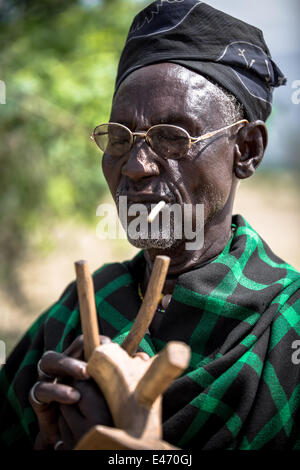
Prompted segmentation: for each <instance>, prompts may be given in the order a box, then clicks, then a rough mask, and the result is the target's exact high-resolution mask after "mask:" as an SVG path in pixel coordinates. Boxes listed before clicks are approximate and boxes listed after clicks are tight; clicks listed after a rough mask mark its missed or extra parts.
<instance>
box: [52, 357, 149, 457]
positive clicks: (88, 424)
mask: <svg viewBox="0 0 300 470" xmlns="http://www.w3.org/2000/svg"><path fill="white" fill-rule="evenodd" d="M136 356H139V357H140V358H141V359H143V360H144V361H147V360H149V359H150V357H149V356H148V354H146V353H144V352H140V353H137V354H136ZM73 386H74V388H76V390H78V391H79V392H80V394H81V398H80V400H79V401H78V402H77V403H76V405H73V406H68V405H60V410H61V416H60V417H59V430H60V436H61V437H60V439H61V441H62V443H63V444H62V445H61V447H60V449H63V450H71V449H74V447H75V446H76V444H77V443H78V441H79V440H80V439H81V438H82V437H83V436H84V434H86V433H87V432H88V431H89V430H90V429H91V428H92V427H94V426H96V425H97V424H102V425H104V426H110V427H114V423H113V419H112V416H111V413H110V410H109V408H108V405H107V403H106V400H105V398H104V396H103V394H102V392H101V390H100V389H99V387H98V385H97V384H96V383H95V382H94V381H93V380H87V381H74V383H73Z"/></svg>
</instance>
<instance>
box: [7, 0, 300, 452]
mask: <svg viewBox="0 0 300 470" xmlns="http://www.w3.org/2000/svg"><path fill="white" fill-rule="evenodd" d="M284 83H285V78H284V76H283V74H282V73H281V72H280V70H279V69H278V67H277V66H276V65H275V64H274V62H273V61H272V59H271V56H270V52H269V50H268V48H267V46H266V44H265V42H264V39H263V35H262V33H261V31H260V30H258V29H256V28H255V27H253V26H250V25H248V24H246V23H244V22H242V21H239V20H237V19H235V18H232V17H230V16H228V15H226V14H224V13H222V12H220V11H218V10H215V9H213V8H212V7H210V6H208V5H206V4H205V3H203V2H199V1H196V0H173V1H157V2H154V3H153V4H151V5H149V6H148V7H147V8H146V9H145V10H143V11H142V12H141V13H140V14H139V15H138V16H137V17H136V18H135V20H134V22H133V24H132V27H131V29H130V32H129V35H128V38H127V42H126V45H125V48H124V51H123V54H122V57H121V60H120V64H119V71H118V77H117V82H116V91H115V95H114V100H113V106H112V113H111V117H110V123H109V124H104V125H100V126H98V127H97V128H96V129H95V131H94V133H93V137H94V140H95V141H96V143H97V144H98V146H99V147H100V149H101V150H102V151H103V152H104V155H103V160H102V167H103V172H104V175H105V178H106V180H107V183H108V185H109V189H110V191H111V194H112V196H113V198H114V200H115V202H116V204H117V205H118V202H119V200H120V197H121V196H127V200H128V204H129V207H130V206H131V205H132V204H134V203H143V204H145V205H146V206H147V208H149V206H150V205H151V204H153V203H157V202H159V201H165V202H166V203H167V205H170V204H172V203H174V202H175V203H177V204H179V205H180V206H181V207H183V206H184V204H189V205H191V206H192V207H193V208H195V207H196V205H197V204H202V205H204V243H203V245H202V246H198V247H196V248H195V249H193V250H191V249H189V250H188V249H186V241H187V240H186V239H185V238H184V236H183V238H182V239H181V240H178V239H176V238H175V236H174V232H175V230H174V221H173V226H172V221H171V230H170V236H169V238H164V237H160V236H158V237H157V238H154V239H153V237H152V238H149V239H145V237H142V236H141V237H135V239H130V236H129V239H130V241H131V242H132V243H133V244H135V245H136V246H138V247H140V248H143V251H141V252H140V253H139V254H138V255H137V256H136V257H135V258H134V259H133V260H131V261H129V262H124V263H116V264H110V265H105V266H104V267H102V268H101V269H99V270H98V271H97V272H96V273H94V275H93V278H94V285H95V291H96V305H97V311H98V317H99V324H100V331H101V332H102V333H103V334H104V335H105V337H106V341H110V339H109V338H111V339H112V340H113V341H114V342H117V343H119V344H121V343H122V341H123V339H124V337H125V336H126V335H127V334H128V332H129V330H130V327H131V325H132V322H133V320H134V318H135V317H136V315H137V312H138V309H139V307H140V304H141V302H142V298H143V295H144V292H145V288H146V286H147V282H148V280H149V274H150V272H151V268H152V265H153V261H154V259H155V256H156V255H157V254H165V255H168V256H170V258H171V265H170V269H169V273H168V277H167V280H166V283H165V286H164V289H163V293H162V294H163V296H162V301H161V305H159V307H158V309H157V312H156V314H155V317H154V320H153V322H152V324H151V325H150V328H149V331H148V333H147V334H146V336H145V338H144V340H143V341H142V343H141V344H140V353H139V354H140V355H141V357H142V358H143V359H144V360H147V358H148V356H147V355H149V356H153V355H155V354H156V353H157V352H158V351H160V350H161V349H162V348H163V347H164V345H165V344H166V343H167V342H168V341H170V340H180V341H184V342H185V343H187V344H188V345H189V346H190V347H191V350H192V358H191V363H190V366H189V368H188V369H187V370H186V371H185V373H184V374H183V375H182V376H181V377H180V378H179V379H177V380H175V381H174V383H173V384H172V385H171V387H169V388H168V390H167V391H166V393H165V394H164V396H163V434H164V436H163V437H164V439H165V440H166V441H168V442H170V443H172V444H174V445H177V446H179V447H181V448H186V449H297V448H298V449H299V448H300V425H299V412H300V407H299V405H300V381H299V379H300V367H299V366H298V365H297V364H294V363H293V361H292V355H293V349H292V348H293V344H294V343H295V341H297V340H299V332H300V317H299V311H300V275H299V273H298V272H297V271H296V270H295V269H294V268H293V267H291V266H290V265H288V264H286V263H285V262H284V261H282V260H280V259H279V258H278V257H277V256H275V255H274V253H273V252H272V251H271V250H270V248H269V247H268V245H267V244H266V243H265V242H264V241H263V240H262V239H261V238H260V236H259V235H258V234H257V233H256V232H255V230H254V229H252V228H251V227H250V226H249V224H248V223H247V222H246V220H245V219H244V218H243V217H242V216H239V215H238V216H232V208H233V202H234V198H235V193H236V189H237V186H238V183H239V181H240V180H243V179H245V178H249V177H250V176H252V175H253V174H254V173H255V171H256V169H257V167H258V166H259V164H260V163H261V161H262V158H263V155H264V151H265V148H266V145H267V129H266V125H265V123H264V121H265V120H266V119H267V118H268V116H269V114H270V112H271V101H272V91H273V88H274V87H276V86H279V85H282V84H284ZM215 131H217V132H215ZM127 221H130V217H128V220H127ZM162 232H163V227H161V228H160V233H162ZM80 333H81V327H80V319H79V311H78V299H77V292H76V284H75V283H74V282H73V283H72V284H71V285H70V286H68V287H67V289H66V290H65V291H64V293H63V294H62V296H61V298H60V299H59V301H58V302H57V303H55V304H54V305H53V306H52V307H51V308H50V309H49V310H48V311H46V312H45V313H44V314H43V315H42V316H41V317H40V318H39V319H38V320H37V321H36V322H35V323H34V325H33V326H32V327H31V329H30V330H29V331H28V332H27V334H26V335H25V336H24V338H23V339H22V341H21V342H20V344H19V345H18V346H17V347H16V349H15V350H14V352H13V353H12V354H11V356H10V358H9V359H8V362H7V365H6V367H5V368H4V370H3V371H2V373H1V436H0V438H1V443H2V445H5V446H7V447H16V446H18V447H19V448H20V447H24V448H33V447H35V448H37V449H41V448H42V449H43V448H60V447H61V448H65V449H68V448H73V447H74V445H75V444H76V442H77V441H78V439H79V438H80V437H82V435H83V434H84V433H85V432H86V431H87V430H88V429H90V427H91V426H93V425H94V424H100V423H102V424H107V425H112V421H111V416H110V412H109V410H108V408H107V405H106V403H105V401H104V399H103V397H102V395H101V392H100V391H99V389H98V387H96V386H95V384H94V382H93V381H92V380H91V379H90V378H89V376H88V374H87V371H86V363H85V362H84V361H83V359H82V338H81V337H80V336H79V335H80ZM49 351H51V352H49ZM145 353H146V354H145ZM37 365H38V367H37ZM53 377H60V381H56V380H53ZM30 391H31V392H30ZM29 392H30V398H29ZM133 419H134V417H133Z"/></svg>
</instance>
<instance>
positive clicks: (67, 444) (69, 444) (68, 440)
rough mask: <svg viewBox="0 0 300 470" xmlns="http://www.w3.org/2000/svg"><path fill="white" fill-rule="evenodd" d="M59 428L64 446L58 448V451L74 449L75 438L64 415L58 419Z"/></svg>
mask: <svg viewBox="0 0 300 470" xmlns="http://www.w3.org/2000/svg"><path fill="white" fill-rule="evenodd" d="M58 428H59V434H60V440H61V441H62V444H61V445H60V446H59V447H58V449H57V450H71V449H73V443H74V436H73V433H72V431H71V429H70V428H69V426H68V424H67V423H66V421H65V419H64V417H63V416H62V414H60V416H59V419H58Z"/></svg>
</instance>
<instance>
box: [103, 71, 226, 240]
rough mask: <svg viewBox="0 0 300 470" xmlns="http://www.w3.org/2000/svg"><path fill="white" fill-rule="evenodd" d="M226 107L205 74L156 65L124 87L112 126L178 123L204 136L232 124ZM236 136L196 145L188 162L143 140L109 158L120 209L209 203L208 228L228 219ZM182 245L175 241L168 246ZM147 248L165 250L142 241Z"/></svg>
mask: <svg viewBox="0 0 300 470" xmlns="http://www.w3.org/2000/svg"><path fill="white" fill-rule="evenodd" d="M223 109H224V108H223V107H222V105H221V103H220V99H219V98H218V95H217V94H216V93H215V86H214V85H213V84H211V83H210V82H209V81H208V80H206V79H205V78H204V77H202V76H201V75H198V74H196V73H194V72H192V71H189V70H188V69H186V68H184V67H181V66H179V65H176V64H168V63H164V64H155V65H150V66H147V67H144V68H142V69H139V70H137V71H135V72H133V73H132V74H131V75H129V77H127V79H126V80H125V81H124V82H123V83H122V85H121V86H120V88H119V90H118V92H117V94H116V96H115V100H114V102H113V107H112V112H111V117H110V122H117V123H120V124H123V125H125V126H127V127H128V128H129V129H130V130H131V131H136V132H138V131H139V132H142V131H146V130H148V129H149V128H150V127H151V126H153V125H156V124H173V125H177V126H180V127H183V128H184V129H186V130H187V131H188V132H189V134H190V135H191V136H192V137H198V136H200V135H202V134H205V133H207V132H210V131H214V130H217V129H220V128H222V127H224V126H225V125H226V123H225V119H224V110H223ZM230 135H231V133H230V132H228V131H227V132H224V133H221V134H220V135H218V136H216V137H213V138H211V139H209V140H206V141H203V142H202V143H196V144H193V145H192V147H191V149H190V150H189V152H188V153H187V155H186V156H185V158H182V159H180V160H170V159H168V160H166V159H164V158H163V157H162V156H158V155H156V154H155V153H154V151H153V150H152V149H151V148H150V147H149V146H148V144H147V143H146V141H145V140H144V139H142V138H139V137H137V138H136V141H135V143H134V145H133V147H132V149H131V151H130V152H128V153H127V154H125V155H123V156H122V157H121V158H119V159H118V160H116V159H115V158H112V157H111V156H110V155H108V154H104V156H103V161H102V168H103V172H104V175H105V178H106V180H107V183H108V185H109V188H110V191H111V194H112V196H113V198H114V200H115V202H116V204H117V205H118V200H119V197H120V196H127V198H128V205H129V206H130V205H131V204H134V203H141V204H145V205H146V206H147V207H149V206H150V204H153V203H156V202H159V201H161V200H165V201H166V202H167V203H177V204H180V205H181V206H182V207H183V204H192V205H193V206H195V205H196V204H204V224H207V223H209V222H211V221H213V220H214V218H215V217H216V216H221V217H222V211H223V210H224V206H225V205H226V202H227V200H228V198H229V195H230V193H231V189H232V181H233V146H234V142H233V141H232V139H230V138H229V137H230ZM175 243H176V242H175V241H174V240H171V241H170V240H169V244H168V243H167V242H166V243H165V247H170V245H174V244H175ZM133 244H134V245H136V246H139V247H143V248H151V247H152V248H153V247H160V248H164V246H163V245H162V244H161V242H160V243H157V244H156V245H155V243H153V240H152V241H149V240H148V241H145V240H140V241H137V240H135V242H133Z"/></svg>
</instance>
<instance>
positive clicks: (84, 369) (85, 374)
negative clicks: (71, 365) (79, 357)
mask: <svg viewBox="0 0 300 470" xmlns="http://www.w3.org/2000/svg"><path fill="white" fill-rule="evenodd" d="M80 371H81V374H82V376H83V378H84V379H90V378H91V376H90V374H89V373H88V371H87V368H86V366H81V367H80Z"/></svg>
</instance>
